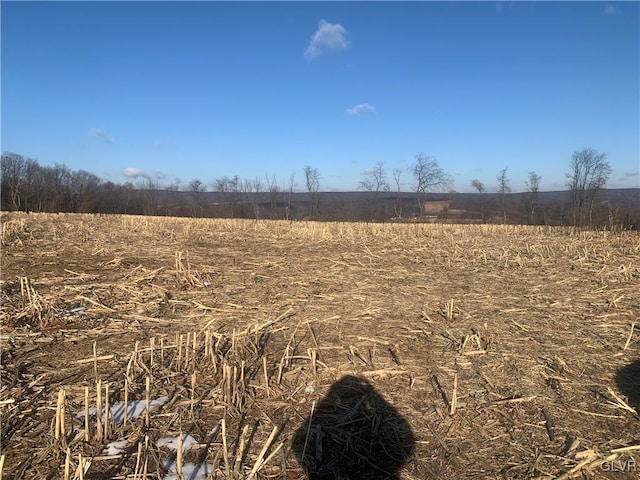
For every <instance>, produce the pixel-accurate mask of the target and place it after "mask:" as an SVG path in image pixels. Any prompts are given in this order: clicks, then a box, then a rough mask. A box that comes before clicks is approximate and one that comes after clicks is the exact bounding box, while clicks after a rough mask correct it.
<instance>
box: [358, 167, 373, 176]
mask: <svg viewBox="0 0 640 480" xmlns="http://www.w3.org/2000/svg"><path fill="white" fill-rule="evenodd" d="M375 171H376V169H375V168H364V169H362V170H360V175H373V174H374V172H375Z"/></svg>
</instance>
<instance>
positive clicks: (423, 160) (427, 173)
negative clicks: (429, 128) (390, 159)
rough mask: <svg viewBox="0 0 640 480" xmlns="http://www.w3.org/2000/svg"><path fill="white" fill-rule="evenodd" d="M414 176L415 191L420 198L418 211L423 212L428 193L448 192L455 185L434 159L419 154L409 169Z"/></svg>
mask: <svg viewBox="0 0 640 480" xmlns="http://www.w3.org/2000/svg"><path fill="white" fill-rule="evenodd" d="M409 170H410V172H411V173H412V174H413V179H414V182H415V183H414V186H413V188H414V190H415V192H416V196H417V198H418V209H419V211H420V212H422V209H423V206H424V202H425V200H426V198H427V193H429V192H432V191H434V190H448V189H449V188H450V186H451V184H452V183H453V181H452V179H451V177H450V176H449V175H448V174H447V173H446V172H445V171H444V170H443V169H442V167H440V165H438V161H437V160H436V159H435V158H434V157H427V156H424V155H423V154H421V153H419V154H418V155H416V162H415V163H414V164H413V166H411V167H410V168H409Z"/></svg>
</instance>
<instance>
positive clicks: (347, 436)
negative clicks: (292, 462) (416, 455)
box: [292, 376, 415, 480]
mask: <svg viewBox="0 0 640 480" xmlns="http://www.w3.org/2000/svg"><path fill="white" fill-rule="evenodd" d="M414 447H415V438H414V435H413V431H412V430H411V426H410V425H409V424H408V423H407V421H406V420H405V419H404V418H403V417H402V416H401V415H400V414H399V413H398V411H397V410H396V409H395V408H394V407H393V406H391V405H390V404H389V403H388V402H387V401H385V400H384V398H382V396H381V395H380V394H379V393H378V392H377V391H376V390H375V388H373V386H372V385H371V384H370V383H369V382H368V381H367V380H365V379H363V378H358V377H354V376H345V377H343V378H342V379H340V380H339V381H338V382H336V383H334V384H333V385H332V387H331V389H330V390H329V393H328V394H327V396H326V397H325V398H324V399H322V400H321V401H320V402H319V403H318V404H317V405H316V408H315V410H314V412H313V414H312V416H311V418H310V419H307V420H306V421H305V423H304V424H303V425H302V426H301V427H300V428H299V429H298V430H297V431H296V433H295V435H294V438H293V445H292V448H293V451H294V453H295V455H296V458H297V459H298V462H299V463H300V465H301V466H302V467H303V468H304V469H305V471H306V473H307V475H308V477H309V480H398V479H399V478H400V469H401V468H402V466H403V465H404V464H405V463H406V461H407V460H408V459H409V458H410V457H411V455H412V454H413V450H414Z"/></svg>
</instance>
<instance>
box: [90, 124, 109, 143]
mask: <svg viewBox="0 0 640 480" xmlns="http://www.w3.org/2000/svg"><path fill="white" fill-rule="evenodd" d="M89 136H90V137H93V138H99V139H100V140H104V141H105V142H107V143H113V142H114V140H113V138H111V137H110V136H109V135H107V131H106V130H105V129H104V128H90V129H89Z"/></svg>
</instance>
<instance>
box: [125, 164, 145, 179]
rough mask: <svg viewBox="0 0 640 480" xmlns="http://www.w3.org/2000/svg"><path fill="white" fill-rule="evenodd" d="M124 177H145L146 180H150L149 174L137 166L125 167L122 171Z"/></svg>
mask: <svg viewBox="0 0 640 480" xmlns="http://www.w3.org/2000/svg"><path fill="white" fill-rule="evenodd" d="M122 174H123V175H124V176H125V177H129V178H146V179H147V180H151V175H149V174H148V173H146V172H144V171H143V170H140V169H139V168H134V167H129V168H125V169H124V170H123V172H122Z"/></svg>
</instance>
